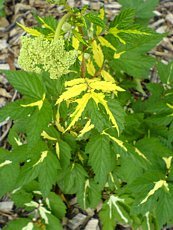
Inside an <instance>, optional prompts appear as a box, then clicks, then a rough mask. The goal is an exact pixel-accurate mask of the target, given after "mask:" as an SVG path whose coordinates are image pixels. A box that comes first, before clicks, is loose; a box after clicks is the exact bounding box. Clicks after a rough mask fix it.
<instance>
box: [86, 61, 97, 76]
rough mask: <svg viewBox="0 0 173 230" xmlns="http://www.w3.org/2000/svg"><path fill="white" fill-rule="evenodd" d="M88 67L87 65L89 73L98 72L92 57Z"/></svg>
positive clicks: (92, 74)
mask: <svg viewBox="0 0 173 230" xmlns="http://www.w3.org/2000/svg"><path fill="white" fill-rule="evenodd" d="M86 67H87V72H88V73H89V75H91V76H94V75H95V73H96V69H95V67H94V64H93V62H92V61H91V59H89V60H88V62H87V64H86Z"/></svg>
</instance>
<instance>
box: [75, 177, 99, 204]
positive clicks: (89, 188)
mask: <svg viewBox="0 0 173 230" xmlns="http://www.w3.org/2000/svg"><path fill="white" fill-rule="evenodd" d="M100 200H101V191H100V188H99V186H98V184H97V183H96V182H95V181H93V180H88V179H87V180H86V181H85V184H84V187H83V188H81V192H78V194H77V201H78V203H79V204H80V206H81V207H82V208H83V209H86V208H95V207H96V206H97V205H98V203H99V201H100Z"/></svg>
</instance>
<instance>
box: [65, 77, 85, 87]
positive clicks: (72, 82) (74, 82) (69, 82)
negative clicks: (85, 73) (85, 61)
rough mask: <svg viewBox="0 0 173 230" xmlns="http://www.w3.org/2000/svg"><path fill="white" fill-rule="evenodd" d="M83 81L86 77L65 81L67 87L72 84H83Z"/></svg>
mask: <svg viewBox="0 0 173 230" xmlns="http://www.w3.org/2000/svg"><path fill="white" fill-rule="evenodd" d="M82 83H85V79H84V78H76V79H73V80H70V81H66V82H65V87H71V86H74V85H79V84H82Z"/></svg>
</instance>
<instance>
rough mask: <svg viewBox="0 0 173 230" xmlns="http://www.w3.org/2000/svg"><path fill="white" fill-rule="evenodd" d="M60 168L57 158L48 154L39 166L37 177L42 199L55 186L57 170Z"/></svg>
mask: <svg viewBox="0 0 173 230" xmlns="http://www.w3.org/2000/svg"><path fill="white" fill-rule="evenodd" d="M60 168H61V167H60V164H59V162H58V160H57V158H56V157H55V156H54V155H53V154H52V153H51V152H49V153H48V155H47V157H46V158H45V159H44V161H43V162H42V163H41V165H40V173H39V176H38V179H39V184H40V189H41V192H42V194H43V196H44V197H46V196H47V195H48V194H49V192H50V190H51V188H52V185H54V184H55V182H56V179H57V170H58V169H60Z"/></svg>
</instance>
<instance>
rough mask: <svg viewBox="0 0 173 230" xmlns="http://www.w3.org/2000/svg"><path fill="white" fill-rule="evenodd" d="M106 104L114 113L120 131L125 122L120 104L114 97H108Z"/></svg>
mask: <svg viewBox="0 0 173 230" xmlns="http://www.w3.org/2000/svg"><path fill="white" fill-rule="evenodd" d="M108 106H109V108H110V110H111V112H112V114H113V115H114V117H115V119H116V122H117V124H118V127H119V130H120V133H121V131H122V130H123V129H124V122H125V112H124V109H123V108H122V106H121V104H120V103H119V102H118V101H117V100H115V99H108Z"/></svg>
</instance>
